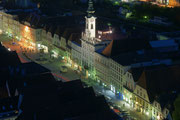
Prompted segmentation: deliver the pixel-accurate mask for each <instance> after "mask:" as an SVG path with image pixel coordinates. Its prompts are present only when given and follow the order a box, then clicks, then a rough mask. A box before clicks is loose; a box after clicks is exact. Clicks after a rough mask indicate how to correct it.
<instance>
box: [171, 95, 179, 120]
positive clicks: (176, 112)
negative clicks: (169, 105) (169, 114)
mask: <svg viewBox="0 0 180 120" xmlns="http://www.w3.org/2000/svg"><path fill="white" fill-rule="evenodd" d="M174 108H175V110H174V111H173V120H180V95H179V96H178V97H177V98H176V100H175V102H174Z"/></svg>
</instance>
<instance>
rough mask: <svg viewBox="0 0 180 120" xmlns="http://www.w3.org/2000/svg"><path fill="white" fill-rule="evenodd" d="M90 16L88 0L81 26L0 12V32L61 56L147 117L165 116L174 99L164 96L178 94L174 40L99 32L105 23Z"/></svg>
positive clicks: (78, 19) (75, 20) (77, 19)
mask: <svg viewBox="0 0 180 120" xmlns="http://www.w3.org/2000/svg"><path fill="white" fill-rule="evenodd" d="M94 12H95V11H94V10H93V4H92V1H90V2H89V8H88V15H87V16H86V17H85V22H84V19H83V17H82V16H84V15H77V14H76V16H63V17H62V16H60V17H56V18H53V17H47V16H40V15H37V14H35V13H33V14H32V13H31V14H30V15H27V13H26V12H24V14H23V12H22V11H21V12H19V11H17V10H11V11H1V12H0V14H1V15H0V29H1V32H2V33H5V34H7V35H8V36H10V37H12V38H13V39H17V40H19V41H21V42H22V43H23V46H24V47H27V48H28V49H34V50H35V51H43V52H44V53H45V54H50V55H52V56H54V57H55V58H56V57H57V58H58V57H63V58H64V59H65V60H66V62H67V63H68V64H70V65H71V67H72V68H73V69H76V70H79V71H81V72H82V74H84V75H85V77H86V78H88V77H89V78H92V79H93V80H96V81H97V82H99V83H100V84H102V85H104V86H105V87H107V88H109V89H111V90H112V91H113V92H114V93H115V94H116V95H120V96H122V99H123V100H125V101H126V102H127V103H128V104H129V105H130V106H131V107H133V108H134V109H136V110H137V111H140V112H141V113H142V114H146V115H147V116H149V118H148V119H154V120H160V119H161V120H162V119H165V118H170V111H169V106H168V103H169V104H170V103H172V101H171V102H170V100H171V99H174V97H172V98H169V99H164V98H163V97H165V98H166V97H167V96H171V95H172V96H173V95H174V94H173V93H174V92H173V91H175V93H177V92H178V86H177V85H178V83H179V81H178V80H177V79H179V78H180V76H178V74H176V73H178V71H179V70H180V66H179V65H175V63H176V64H178V55H179V42H178V40H177V39H176V40H172V39H167V40H154V41H152V36H151V37H149V34H147V33H148V32H139V31H138V30H134V31H131V34H129V33H123V32H122V31H121V32H117V31H115V30H114V29H112V27H110V26H107V27H106V28H107V29H102V28H103V27H102V26H104V25H103V24H104V23H103V21H98V20H97V23H96V17H95V16H94V15H93V13H94ZM83 24H85V28H84V27H82V26H83ZM96 27H97V28H96ZM83 28H84V29H85V30H83ZM99 28H101V29H99ZM97 29H99V30H97ZM81 31H84V32H81ZM146 34H147V35H146ZM160 36H162V35H160ZM157 39H158V38H157ZM166 73H167V74H166ZM170 85H171V86H170ZM165 100H167V101H165ZM171 105H172V104H171ZM171 108H172V107H171Z"/></svg>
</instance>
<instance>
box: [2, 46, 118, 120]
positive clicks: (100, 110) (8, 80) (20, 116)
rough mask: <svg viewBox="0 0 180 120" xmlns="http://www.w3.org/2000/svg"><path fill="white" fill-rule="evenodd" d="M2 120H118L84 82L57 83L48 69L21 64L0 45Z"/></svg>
mask: <svg viewBox="0 0 180 120" xmlns="http://www.w3.org/2000/svg"><path fill="white" fill-rule="evenodd" d="M0 57H1V62H0V76H1V79H0V119H1V120H42V119H43V120H51V119H53V120H65V119H74V120H80V119H81V120H83V119H86V120H119V119H120V117H119V116H118V115H117V114H116V113H114V111H112V110H111V109H110V108H109V106H108V104H107V102H106V100H105V98H104V97H103V96H96V94H95V92H94V90H93V88H92V87H85V86H84V85H83V83H82V82H81V80H74V81H70V82H61V81H56V79H55V78H54V76H53V74H52V73H51V71H50V70H48V69H47V68H45V67H43V66H41V65H40V64H37V63H35V62H29V63H21V61H20V59H19V57H18V54H17V53H16V52H15V51H8V50H7V49H6V48H5V47H4V46H2V45H1V44H0Z"/></svg>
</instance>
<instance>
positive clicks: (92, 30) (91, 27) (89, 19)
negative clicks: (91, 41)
mask: <svg viewBox="0 0 180 120" xmlns="http://www.w3.org/2000/svg"><path fill="white" fill-rule="evenodd" d="M94 12H95V10H94V8H93V2H92V0H89V7H88V10H87V13H88V15H87V16H86V17H85V18H86V29H85V34H86V36H87V37H88V38H95V37H96V17H94V16H93V14H94Z"/></svg>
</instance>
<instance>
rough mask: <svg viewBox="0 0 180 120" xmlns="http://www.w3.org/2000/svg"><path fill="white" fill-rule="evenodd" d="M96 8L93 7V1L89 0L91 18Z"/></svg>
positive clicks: (88, 10) (88, 11)
mask: <svg viewBox="0 0 180 120" xmlns="http://www.w3.org/2000/svg"><path fill="white" fill-rule="evenodd" d="M94 12H95V10H94V7H93V1H92V0H89V3H88V9H87V13H88V15H87V17H88V18H90V17H92V16H93V14H94Z"/></svg>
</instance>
